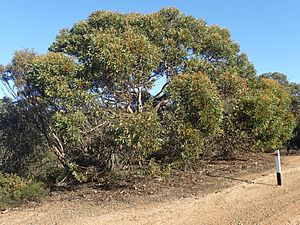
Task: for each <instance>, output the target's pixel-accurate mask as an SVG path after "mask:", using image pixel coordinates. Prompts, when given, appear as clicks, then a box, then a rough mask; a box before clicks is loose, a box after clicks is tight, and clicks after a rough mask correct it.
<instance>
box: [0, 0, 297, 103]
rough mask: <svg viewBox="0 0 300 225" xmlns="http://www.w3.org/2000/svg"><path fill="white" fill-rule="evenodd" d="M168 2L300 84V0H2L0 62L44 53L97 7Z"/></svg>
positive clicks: (142, 7)
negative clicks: (24, 51) (21, 54)
mask: <svg viewBox="0 0 300 225" xmlns="http://www.w3.org/2000/svg"><path fill="white" fill-rule="evenodd" d="M166 6H175V7H177V8H179V9H180V10H181V11H182V12H184V13H185V14H187V15H192V16H194V17H196V18H203V19H205V20H206V21H207V23H208V24H209V25H212V24H217V25H219V26H221V27H225V28H227V29H229V30H230V32H231V35H232V39H233V40H235V41H236V42H237V43H239V44H240V47H241V50H242V51H243V52H246V53H247V55H248V57H249V59H250V61H252V62H253V63H254V65H255V67H256V69H257V72H258V74H261V73H264V72H275V71H276V72H282V73H285V74H286V75H287V76H288V78H289V80H290V81H293V82H297V83H300V56H299V55H298V54H299V53H300V42H299V41H300V13H299V10H300V0H174V1H171V0H139V1H138V0H98V1H97V0H50V1H40V0H3V1H1V5H0V10H1V11H0V27H1V36H0V37H1V39H0V64H4V65H6V64H8V63H9V62H10V61H11V58H12V55H13V53H14V52H15V51H16V50H21V49H24V48H29V49H35V50H36V51H37V52H38V53H46V52H47V49H48V47H49V46H50V45H51V43H52V42H53V41H54V40H55V37H56V35H57V34H58V31H59V30H60V29H62V28H65V27H71V26H72V25H73V24H74V23H76V22H78V21H79V20H83V19H85V18H87V17H88V16H89V15H90V14H91V13H92V12H94V11H96V10H110V11H118V12H140V13H151V12H155V11H158V10H160V9H161V8H162V7H166ZM1 96H3V93H1V90H0V97H1Z"/></svg>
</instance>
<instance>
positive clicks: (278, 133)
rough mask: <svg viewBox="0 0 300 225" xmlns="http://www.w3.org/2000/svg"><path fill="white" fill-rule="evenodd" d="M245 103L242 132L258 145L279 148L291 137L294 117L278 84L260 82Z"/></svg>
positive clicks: (282, 89)
mask: <svg viewBox="0 0 300 225" xmlns="http://www.w3.org/2000/svg"><path fill="white" fill-rule="evenodd" d="M242 104H243V105H242V108H243V111H240V112H239V113H240V115H239V116H240V117H239V120H240V121H241V126H242V127H241V129H243V130H244V131H245V132H247V133H248V135H250V136H251V137H252V138H253V139H254V140H255V145H256V146H258V147H262V148H267V149H274V148H278V147H281V146H282V145H283V144H284V143H285V142H286V141H287V140H288V139H289V138H290V137H291V135H292V132H293V129H294V127H295V118H294V116H293V115H292V113H291V112H290V104H291V98H290V95H289V93H288V92H287V91H286V90H285V88H284V87H282V86H281V85H280V84H278V83H277V82H276V81H274V80H270V79H265V78H263V79H261V80H260V81H259V82H258V83H257V87H256V89H255V90H253V93H252V95H249V96H248V97H246V98H245V99H244V101H243V103H242Z"/></svg>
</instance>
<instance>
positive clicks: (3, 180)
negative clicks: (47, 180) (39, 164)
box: [0, 172, 45, 210]
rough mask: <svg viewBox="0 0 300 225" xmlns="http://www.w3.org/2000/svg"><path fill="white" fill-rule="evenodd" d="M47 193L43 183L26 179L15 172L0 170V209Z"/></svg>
mask: <svg viewBox="0 0 300 225" xmlns="http://www.w3.org/2000/svg"><path fill="white" fill-rule="evenodd" d="M43 194H45V189H44V188H43V184H42V183H39V182H37V183H35V182H29V181H25V180H24V179H22V178H21V177H19V176H17V175H15V174H8V173H2V172H0V210H5V209H6V208H8V207H9V206H13V205H16V204H20V203H22V202H24V201H32V200H35V199H37V198H38V197H40V196H42V195H43Z"/></svg>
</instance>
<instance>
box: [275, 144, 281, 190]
mask: <svg viewBox="0 0 300 225" xmlns="http://www.w3.org/2000/svg"><path fill="white" fill-rule="evenodd" d="M275 163H276V175H277V185H281V165H280V151H279V150H276V151H275Z"/></svg>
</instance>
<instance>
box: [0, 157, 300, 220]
mask: <svg viewBox="0 0 300 225" xmlns="http://www.w3.org/2000/svg"><path fill="white" fill-rule="evenodd" d="M222 179H223V180H226V182H228V181H229V182H230V183H231V187H229V188H225V189H222V190H217V191H214V192H212V193H210V194H204V195H203V194H199V195H196V196H193V197H182V198H175V199H174V198H171V199H167V200H164V201H160V202H159V201H153V202H148V201H147V202H145V203H143V201H138V202H136V203H135V202H129V203H127V204H124V202H123V203H116V202H111V203H110V204H95V203H92V202H90V201H81V200H63V201H50V202H46V203H43V204H42V205H40V206H38V207H31V208H26V209H14V210H9V211H7V212H5V213H2V214H0V224H9V225H14V224H18V225H19V224H20V225H21V224H22V225H23V224H26V225H29V224H34V225H36V224H62V225H77V224H124V225H134V224H153V225H154V224H172V225H179V224H195V225H196V224H197V225H199V224H205V225H210V224H218V225H226V224H235V225H238V224H240V225H241V224H261V225H267V224H272V225H284V224H299V225H300V156H287V157H283V185H282V186H276V177H275V172H274V171H273V170H268V171H265V172H264V173H254V174H250V175H247V176H243V177H239V178H238V179H236V178H234V179H232V177H230V176H227V177H222V178H220V179H219V181H220V182H222Z"/></svg>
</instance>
